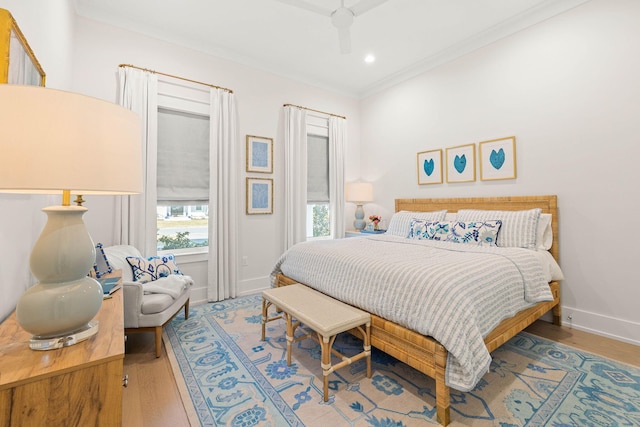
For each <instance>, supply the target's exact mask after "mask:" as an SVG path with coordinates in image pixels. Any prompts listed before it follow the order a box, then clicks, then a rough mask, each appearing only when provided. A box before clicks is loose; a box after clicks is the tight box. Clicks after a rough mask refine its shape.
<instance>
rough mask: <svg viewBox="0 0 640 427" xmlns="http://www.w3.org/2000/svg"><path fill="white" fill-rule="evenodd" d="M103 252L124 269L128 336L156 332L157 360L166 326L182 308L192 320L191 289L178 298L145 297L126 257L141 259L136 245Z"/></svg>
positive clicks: (112, 262) (142, 288)
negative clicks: (190, 313) (129, 334)
mask: <svg viewBox="0 0 640 427" xmlns="http://www.w3.org/2000/svg"><path fill="white" fill-rule="evenodd" d="M104 253H105V255H106V257H107V259H108V260H109V263H110V264H111V266H112V267H113V268H115V269H120V270H122V290H123V292H124V295H123V300H124V328H125V329H124V331H125V334H128V333H137V332H154V333H155V344H156V357H160V354H161V351H162V328H163V327H164V325H166V324H167V323H168V322H169V321H170V320H171V319H173V318H174V317H175V316H176V315H177V314H178V312H179V311H180V310H181V309H182V308H183V307H184V317H185V319H188V318H189V296H190V288H189V286H186V287H185V289H183V290H182V291H181V292H180V293H179V294H178V295H177V297H176V298H175V299H174V297H173V296H171V295H169V294H166V293H146V294H145V293H144V286H145V285H144V284H142V283H139V282H134V281H133V272H132V269H131V266H130V265H129V263H128V262H127V257H139V258H141V257H142V255H141V254H140V251H138V249H136V248H135V247H133V246H128V245H119V246H110V247H106V248H104ZM159 280H163V279H159Z"/></svg>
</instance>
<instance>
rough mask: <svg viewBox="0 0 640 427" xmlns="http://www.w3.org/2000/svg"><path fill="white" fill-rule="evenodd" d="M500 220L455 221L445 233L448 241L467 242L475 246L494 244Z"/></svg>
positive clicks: (500, 223) (496, 239)
mask: <svg viewBox="0 0 640 427" xmlns="http://www.w3.org/2000/svg"><path fill="white" fill-rule="evenodd" d="M501 225H502V221H500V220H499V219H496V220H487V221H455V222H453V223H452V225H451V230H449V234H448V235H447V241H448V242H454V243H469V244H473V245H477V246H496V242H497V241H498V232H499V231H500V226H501Z"/></svg>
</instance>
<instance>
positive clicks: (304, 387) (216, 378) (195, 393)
mask: <svg viewBox="0 0 640 427" xmlns="http://www.w3.org/2000/svg"><path fill="white" fill-rule="evenodd" d="M260 302H261V298H260V296H259V295H255V296H248V297H242V298H237V299H233V300H227V301H224V302H220V303H215V304H205V305H200V306H194V307H192V308H191V315H190V317H189V320H187V321H185V320H184V317H182V318H180V317H176V318H175V319H174V320H173V321H172V322H171V323H170V324H169V325H167V327H166V328H165V330H166V335H165V344H166V343H167V342H168V343H170V345H168V346H167V350H168V352H169V354H170V359H172V366H173V369H174V372H175V376H176V381H177V382H178V384H179V387H181V388H182V389H183V390H182V393H183V399H184V400H185V406H186V407H189V406H191V405H189V401H190V402H192V409H193V410H192V411H190V410H189V409H188V411H187V412H191V413H190V420H191V422H192V424H193V425H194V426H197V425H202V426H233V427H235V426H247V427H248V426H271V427H280V426H331V427H339V426H362V427H365V426H366V427H404V426H406V427H413V426H422V425H425V426H429V425H435V424H437V423H436V414H435V407H434V405H435V384H434V382H433V380H431V379H430V378H428V377H426V376H425V375H423V374H421V373H419V372H417V371H415V370H414V369H412V368H410V367H408V366H407V365H405V364H403V363H401V362H398V361H397V360H395V359H393V358H391V357H389V356H387V355H385V354H384V353H382V352H380V351H377V350H376V349H374V352H373V357H372V361H373V364H372V378H370V379H369V378H367V377H366V366H365V363H364V361H359V362H356V363H354V364H352V365H349V366H346V367H344V368H342V369H340V370H338V371H337V372H335V373H333V374H331V376H330V377H329V380H330V383H329V387H330V389H329V392H330V399H329V402H327V403H325V402H323V399H322V379H321V378H322V377H321V372H322V370H321V367H320V348H319V346H318V345H317V344H316V343H315V341H312V340H310V339H307V340H303V341H300V342H298V343H296V344H295V345H294V350H293V359H292V362H293V363H292V365H291V366H287V364H286V340H285V336H284V335H285V323H284V321H283V320H277V321H273V322H270V323H269V324H268V328H267V341H265V342H263V341H261V340H260V317H261V310H260ZM359 346H361V342H360V341H359V340H358V339H356V338H354V337H352V336H351V335H349V334H342V335H340V336H339V337H338V339H336V343H335V344H334V347H335V348H336V349H338V350H339V351H341V352H343V353H346V354H350V353H351V354H354V353H357V352H358V351H359V349H358V347H359ZM360 348H361V347H360ZM492 356H493V363H492V364H491V369H490V372H489V373H487V374H486V375H485V376H484V377H483V379H482V380H481V381H480V383H479V384H478V386H477V387H476V389H475V390H473V391H471V392H469V393H461V392H457V391H455V390H453V391H452V395H451V404H452V407H451V424H450V425H452V426H469V425H473V426H499V427H511V426H530V427H534V426H535V427H537V426H552V427H569V426H579V427H586V426H598V427H601V426H610V427H614V426H640V369H638V368H635V367H632V366H628V365H624V364H621V363H617V362H614V361H611V360H608V359H603V358H601V357H597V356H594V355H592V354H588V353H584V352H580V351H578V350H576V349H573V348H571V347H567V346H563V345H560V344H557V343H554V342H552V341H548V340H546V339H542V338H538V337H536V336H534V335H531V334H528V333H524V332H523V333H520V334H518V335H517V336H516V337H514V338H513V339H511V340H510V341H509V342H507V343H506V344H504V345H503V346H502V347H501V348H500V349H498V350H496V351H495V352H494V353H493V354H492ZM334 363H335V362H334Z"/></svg>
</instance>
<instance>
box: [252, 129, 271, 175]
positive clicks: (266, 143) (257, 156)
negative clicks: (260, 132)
mask: <svg viewBox="0 0 640 427" xmlns="http://www.w3.org/2000/svg"><path fill="white" fill-rule="evenodd" d="M247 172H259V173H273V139H272V138H265V137H263V136H255V135H247Z"/></svg>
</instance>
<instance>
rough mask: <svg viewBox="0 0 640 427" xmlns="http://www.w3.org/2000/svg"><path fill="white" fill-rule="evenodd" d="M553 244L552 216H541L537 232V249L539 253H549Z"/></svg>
mask: <svg viewBox="0 0 640 427" xmlns="http://www.w3.org/2000/svg"><path fill="white" fill-rule="evenodd" d="M552 244H553V230H552V229H551V214H547V213H543V214H540V220H539V221H538V229H537V231H536V248H537V249H538V250H539V251H548V250H549V249H551V245H552Z"/></svg>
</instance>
